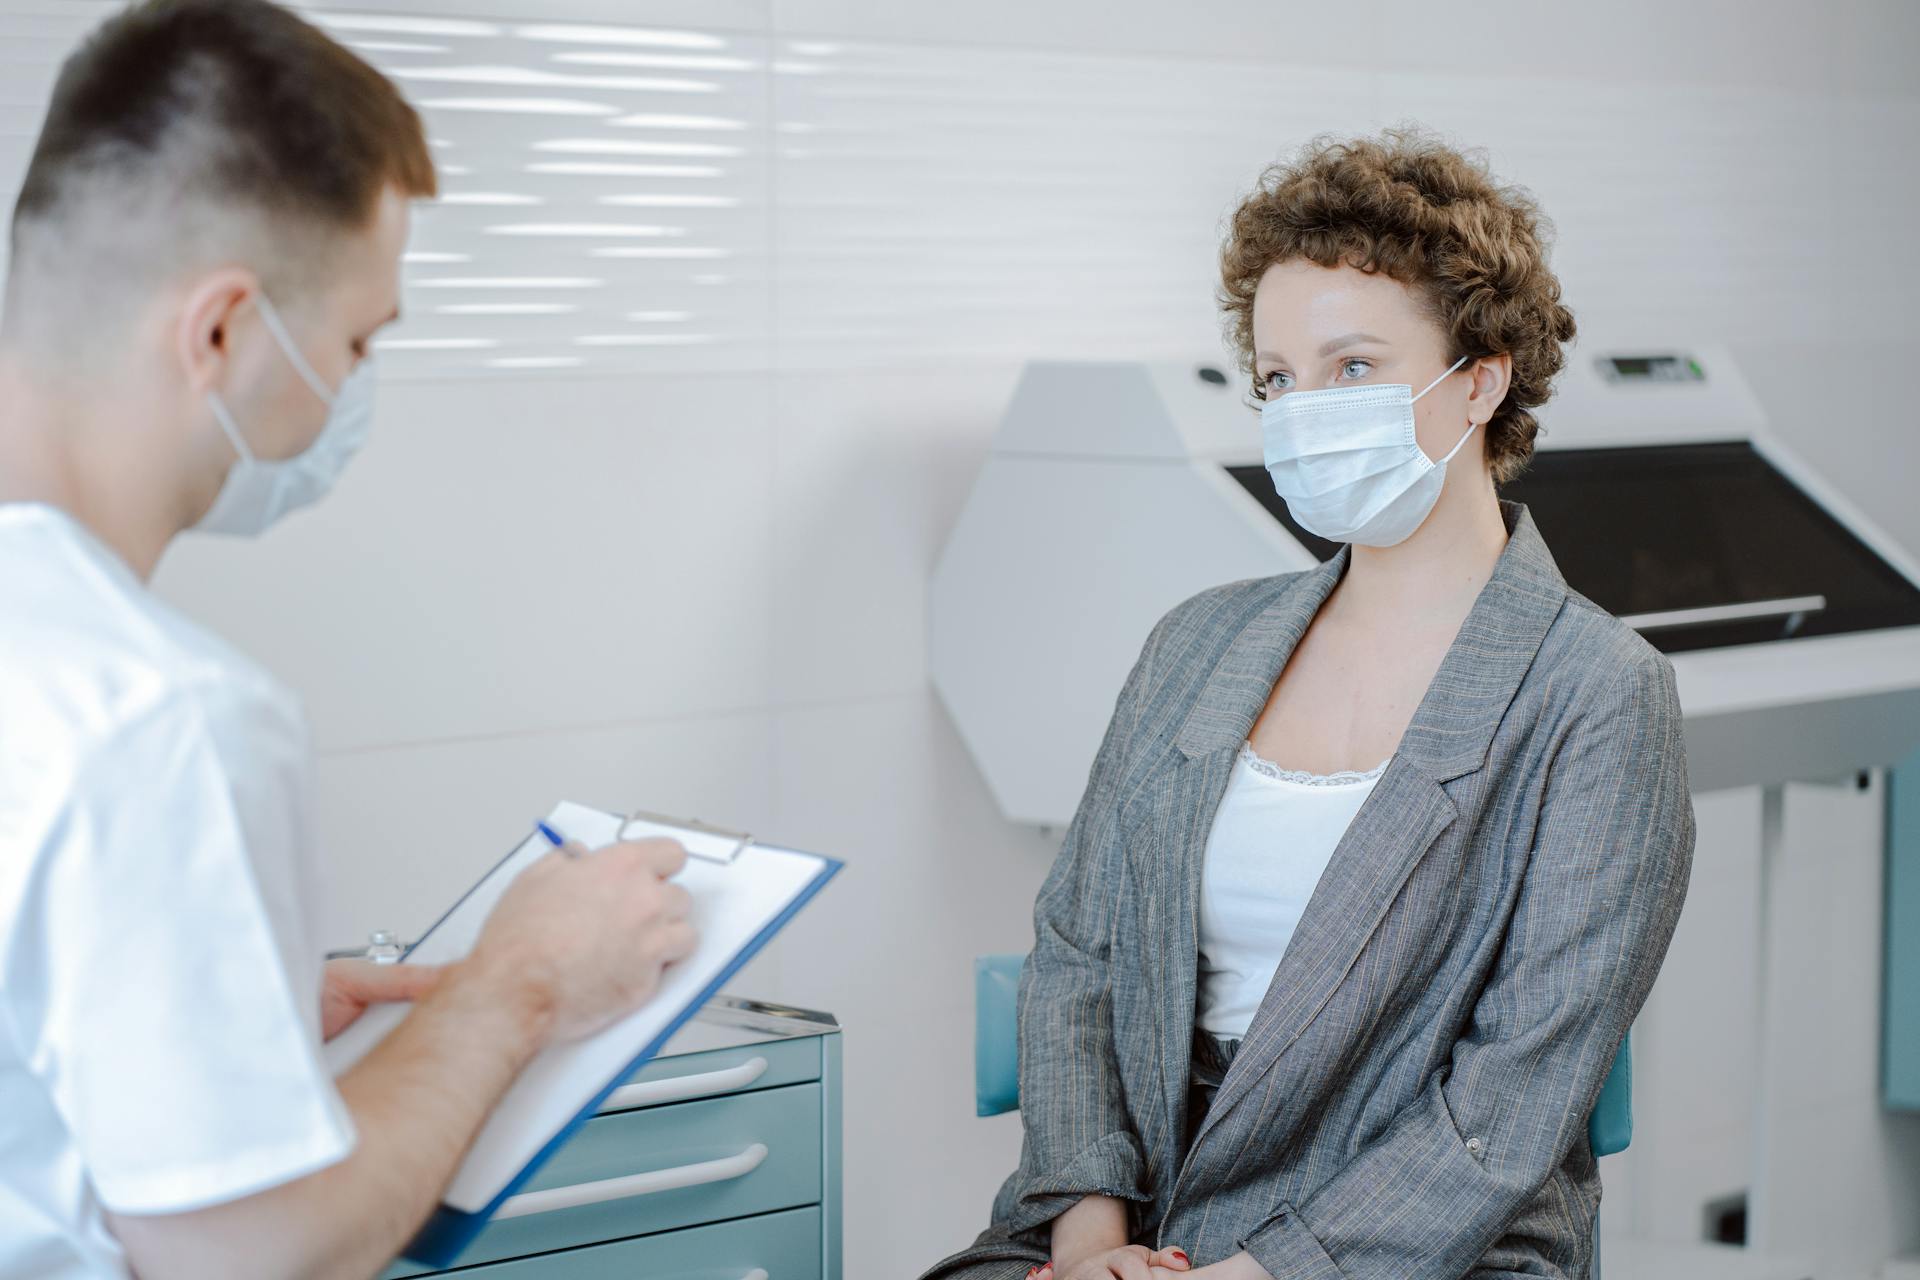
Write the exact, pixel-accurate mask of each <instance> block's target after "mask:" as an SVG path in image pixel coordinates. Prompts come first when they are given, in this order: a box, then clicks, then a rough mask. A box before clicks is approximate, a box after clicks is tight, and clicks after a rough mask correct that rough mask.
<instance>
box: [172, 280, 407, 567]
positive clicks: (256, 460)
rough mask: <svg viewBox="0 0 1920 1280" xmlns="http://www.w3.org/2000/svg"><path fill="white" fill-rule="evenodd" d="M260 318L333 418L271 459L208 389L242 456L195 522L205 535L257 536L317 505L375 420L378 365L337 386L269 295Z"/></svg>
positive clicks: (218, 417)
mask: <svg viewBox="0 0 1920 1280" xmlns="http://www.w3.org/2000/svg"><path fill="white" fill-rule="evenodd" d="M260 319H261V320H262V321H263V322H264V323H265V324H266V326H267V331H268V332H269V333H271V334H272V335H273V340H274V342H275V343H276V344H278V345H279V347H280V350H281V351H282V352H283V353H284V354H285V355H286V357H287V361H288V363H290V364H292V365H293V368H294V371H295V372H296V373H298V374H299V375H300V378H301V380H302V381H303V382H305V383H306V384H307V386H308V387H310V388H312V390H313V393H314V394H315V395H317V396H319V397H320V399H321V402H322V403H324V404H325V405H326V406H327V409H328V413H327V423H326V425H325V426H324V427H322V428H321V430H320V434H319V435H318V436H316V437H315V438H314V441H313V443H312V444H311V445H309V446H307V448H306V449H305V450H304V451H302V452H301V453H298V454H296V455H294V456H293V457H291V458H282V459H278V460H264V459H261V458H260V457H258V456H257V455H256V454H255V453H254V452H253V450H252V448H251V447H249V446H248V444H247V441H246V437H245V436H244V435H242V434H241V432H240V424H239V423H238V422H236V421H235V420H234V416H233V413H232V411H231V410H229V409H228V408H227V403H226V401H225V400H223V399H222V398H221V396H220V393H219V392H218V391H213V390H209V391H208V392H207V406H208V408H210V409H211V410H212V411H213V417H214V420H215V421H216V422H218V423H219V424H220V429H221V430H222V431H223V432H225V433H226V437H227V439H228V441H229V442H231V443H232V445H233V449H234V452H235V453H237V454H238V455H239V458H238V460H236V461H235V462H234V464H233V466H232V467H231V468H229V469H228V471H227V478H226V480H225V481H223V482H222V483H221V486H220V492H219V494H218V495H217V496H216V497H215V498H214V500H213V505H212V506H211V507H209V508H207V513H206V514H205V515H203V516H201V517H200V519H199V520H198V521H196V522H195V523H194V526H193V527H194V528H195V529H198V530H200V531H202V532H205V533H224V534H233V535H237V536H241V537H254V536H257V535H259V534H261V533H264V532H266V531H267V530H268V529H270V528H272V527H273V525H274V524H275V523H277V522H278V521H279V520H280V519H281V517H283V516H285V515H286V514H287V513H288V512H290V511H297V510H299V509H300V508H301V507H304V506H308V505H310V504H311V503H314V502H318V501H319V500H320V499H321V498H323V497H325V496H326V494H327V492H328V491H329V490H331V489H332V488H333V485H334V482H335V481H337V480H338V479H339V478H340V473H341V472H343V471H345V470H346V467H347V463H348V462H350V461H352V459H353V456H354V454H356V453H358V452H359V451H360V447H361V446H362V445H364V444H365V443H366V440H367V431H368V428H369V427H370V425H371V423H372V420H373V362H372V361H370V360H366V361H362V362H361V363H360V365H359V367H357V368H356V369H354V371H353V372H352V373H350V374H348V375H347V377H346V379H345V380H344V381H342V382H341V384H340V387H339V389H338V390H337V391H335V390H330V389H329V388H328V387H327V384H326V383H325V382H324V381H322V380H321V377H320V375H319V374H317V373H315V372H314V371H313V366H312V365H310V364H308V363H307V358H306V357H305V356H304V355H302V354H301V353H300V348H299V347H298V346H297V345H295V343H294V341H293V336H292V335H291V334H289V333H288V332H287V327H286V325H285V324H283V323H282V322H281V320H280V313H279V312H278V311H277V310H276V309H275V308H274V305H273V303H272V302H271V301H269V300H268V298H267V296H266V294H264V293H263V294H261V295H260Z"/></svg>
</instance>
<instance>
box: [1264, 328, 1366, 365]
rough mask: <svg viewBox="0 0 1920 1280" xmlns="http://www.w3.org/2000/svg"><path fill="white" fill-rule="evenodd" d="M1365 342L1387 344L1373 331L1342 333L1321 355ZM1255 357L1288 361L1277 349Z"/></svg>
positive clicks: (1278, 361)
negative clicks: (1372, 332)
mask: <svg viewBox="0 0 1920 1280" xmlns="http://www.w3.org/2000/svg"><path fill="white" fill-rule="evenodd" d="M1363 342H1375V343H1379V344H1380V345H1381V346H1385V345H1386V342H1387V340H1386V339H1385V338H1379V337H1375V336H1374V335H1373V334H1371V333H1348V334H1342V335H1341V336H1340V337H1338V338H1335V339H1333V340H1332V341H1331V342H1328V343H1326V344H1324V345H1323V346H1321V348H1320V355H1321V356H1322V357H1323V358H1324V357H1326V356H1330V355H1332V354H1333V353H1334V352H1336V351H1338V350H1340V349H1341V348H1342V347H1355V346H1359V345H1360V344H1361V343H1363ZM1253 358H1254V359H1255V360H1271V361H1273V363H1275V364H1285V363H1286V362H1287V360H1286V357H1285V356H1283V355H1281V354H1280V353H1279V352H1277V351H1256V352H1254V353H1253Z"/></svg>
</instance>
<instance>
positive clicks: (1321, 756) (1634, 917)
mask: <svg viewBox="0 0 1920 1280" xmlns="http://www.w3.org/2000/svg"><path fill="white" fill-rule="evenodd" d="M1542 241H1543V224H1542V219H1541V217H1540V215H1539V214H1538V212H1537V211H1536V209H1535V208H1534V206H1533V204H1532V202H1531V201H1530V200H1529V199H1528V198H1527V196H1526V195H1525V194H1524V193H1522V192H1520V191H1518V190H1516V189H1514V188H1511V187H1505V186H1501V185H1498V184H1496V183H1495V182H1494V181H1493V180H1492V179H1491V178H1490V177H1489V176H1488V174H1487V172H1486V170H1485V168H1484V166H1483V165H1481V164H1478V163H1474V162H1471V161H1469V160H1468V159H1466V158H1464V157H1463V156H1461V155H1460V154H1458V153H1457V152H1455V151H1452V150H1450V149H1448V148H1447V147H1445V146H1443V145H1441V144H1439V143H1438V142H1436V141H1434V140H1432V139H1431V138H1429V137H1426V136H1424V135H1422V134H1419V133H1417V132H1391V133H1387V134H1384V135H1382V136H1380V137H1376V138H1364V139H1358V140H1354V141H1349V142H1327V141H1321V142H1317V143H1315V144H1313V145H1310V146H1309V147H1308V148H1307V149H1306V150H1305V151H1304V152H1302V153H1301V154H1300V155H1299V156H1298V157H1296V158H1295V159H1294V160H1293V161H1292V162H1290V163H1287V164H1283V165H1279V166H1276V167H1274V168H1272V169H1270V170H1269V171H1268V172H1267V173H1266V174H1265V175H1264V177H1263V178H1262V180H1261V182H1260V184H1259V186H1258V188H1257V189H1256V190H1255V191H1254V193H1253V194H1252V195H1251V196H1249V197H1248V198H1247V199H1246V201H1245V202H1244V203H1243V204H1242V205H1241V206H1240V208H1239V209H1238V211H1237V212H1236V213H1235V214H1234V217H1233V220H1232V226H1231V233H1230V238H1229V241H1228V243H1227V245H1226V248H1225V250H1224V254H1223V275H1224V285H1223V289H1222V294H1221V298H1222V303H1223V305H1224V307H1225V309H1226V312H1227V315H1228V316H1229V318H1230V320H1231V332H1232V336H1233V340H1234V344H1235V346H1236V347H1237V349H1238V355H1239V358H1240V360H1241V362H1242V365H1243V367H1244V368H1245V369H1246V370H1247V371H1248V372H1249V373H1250V374H1251V376H1252V382H1253V387H1252V394H1253V397H1254V399H1255V401H1256V402H1257V403H1258V407H1259V410H1260V415H1261V429H1262V433H1263V436H1264V441H1265V448H1266V461H1267V467H1268V470H1269V471H1270V473H1271V475H1272V478H1273V483H1274V485H1275V486H1276V487H1277V489H1278V490H1279V493H1280V495H1281V496H1282V497H1283V498H1284V499H1285V501H1286V503H1287V506H1288V508H1289V510H1290V511H1291V513H1292V515H1293V516H1294V518H1295V519H1296V520H1297V521H1298V522H1299V523H1300V524H1301V525H1302V526H1304V527H1305V528H1307V529H1309V530H1311V531H1312V532H1314V533H1316V534H1319V535H1320V536H1321V537H1324V538H1327V539H1331V540H1333V541H1336V542H1340V543H1344V544H1347V545H1344V546H1342V547H1341V549H1340V550H1339V552H1338V553H1337V554H1335V555H1334V556H1333V557H1332V558H1331V559H1329V560H1327V561H1326V562H1325V563H1323V564H1322V565H1320V566H1319V567H1318V568H1315V569H1310V570H1306V571H1304V572H1300V573H1289V574H1282V575H1280V576H1278V577H1273V578H1264V579H1255V580H1251V581H1246V582H1235V583H1229V584H1227V585H1225V586H1221V587H1216V588H1214V589H1212V590H1210V591H1206V592H1204V593H1202V594H1201V595H1199V596H1196V597H1195V598H1193V599H1191V600H1189V601H1187V602H1186V603H1184V604H1182V605H1180V606H1179V607H1178V608H1176V609H1174V610H1173V612H1172V613H1170V614H1168V615H1167V616H1166V618H1165V619H1163V620H1162V621H1161V622H1160V623H1159V625H1158V626H1156V627H1155V628H1154V630H1153V633H1152V634H1151V635H1150V636H1149V637H1148V638H1147V642H1146V646H1145V649H1144V651H1143V652H1142V653H1141V655H1140V659H1139V661H1138V663H1137V664H1136V665H1135V667H1134V669H1133V672H1132V674H1131V675H1130V676H1129V677H1128V679H1127V682H1126V685H1125V687H1124V688H1123V689H1122V690H1121V691H1120V696H1119V702H1118V705H1117V706H1116V708H1115V710H1114V715H1113V720H1112V724H1111V725H1110V727H1109V728H1108V730H1107V734H1106V738H1105V741H1104V742H1103V743H1102V745H1101V747H1100V750H1099V753H1098V756H1097V758H1096V759H1095V761H1094V765H1093V771H1092V776H1091V777H1090V779H1089V781H1088V784H1087V790H1086V794H1085V796H1084V798H1083V799H1082V801H1081V804H1080V809H1079V813H1078V815H1077V816H1076V817H1075V818H1074V821H1073V823H1072V825H1071V826H1070V827H1069V829H1068V831H1067V834H1066V838H1065V844H1064V847H1063V848H1062V849H1061V851H1060V855H1059V858H1058V860H1057V861H1056V862H1055V864H1054V866H1053V869H1052V872H1051V873H1050V874H1049V876H1048V878H1047V880H1046V883H1045V886H1044V887H1043V889H1042V890H1041V893H1040V897H1039V901H1038V903H1037V904H1036V906H1035V910H1034V930H1035V935H1036V937H1035V945H1034V950H1033V953H1032V956H1031V958H1030V960H1029V962H1028V964H1027V968H1026V972H1025V975H1024V977H1023V979H1022V983H1021V990H1020V1085H1021V1101H1022V1107H1023V1110H1022V1120H1023V1122H1024V1125H1025V1143H1024V1147H1023V1150H1022V1153H1021V1159H1020V1167H1019V1168H1018V1169H1017V1170H1016V1171H1015V1172H1014V1174H1013V1175H1012V1176H1011V1177H1010V1178H1009V1179H1008V1180H1007V1182H1006V1184H1005V1185H1004V1186H1003V1187H1002V1188H1001V1190H1000V1193H999V1196H998V1198H997V1199H996V1200H995V1202H994V1206H993V1223H992V1225H991V1226H990V1227H989V1228H988V1229H987V1230H986V1231H985V1232H984V1233H983V1234H982V1235H981V1236H980V1237H979V1239H978V1240H977V1241H976V1242H975V1243H974V1244H973V1245H972V1246H971V1247H969V1248H967V1249H965V1250H963V1251H962V1252H960V1253H958V1254H955V1255H954V1256H953V1257H951V1258H948V1259H946V1260H945V1261H943V1262H941V1263H939V1264H937V1265H936V1266H934V1267H933V1268H932V1269H931V1270H930V1271H928V1272H927V1273H926V1276H927V1278H928V1280H936V1278H938V1280H949V1278H958V1277H966V1278H969V1280H1021V1277H1022V1276H1024V1275H1028V1274H1030V1273H1032V1272H1034V1271H1036V1270H1038V1271H1039V1272H1040V1273H1041V1274H1043V1275H1044V1276H1046V1277H1047V1278H1048V1280H1108V1278H1109V1277H1124V1278H1125V1280H1148V1278H1149V1277H1151V1276H1161V1275H1170V1274H1173V1273H1184V1274H1186V1275H1187V1276H1189V1277H1192V1276H1201V1275H1206V1276H1212V1277H1217V1278H1218V1280H1227V1278H1229V1277H1231V1278H1234V1280H1239V1278H1242V1277H1245V1278H1247V1280H1265V1278H1266V1277H1269V1276H1271V1277H1278V1278H1279V1280H1307V1278H1309V1277H1312V1278H1316V1280H1317V1278H1321V1277H1325V1278H1332V1277H1363V1276H1364V1277H1379V1278H1381V1280H1385V1278H1388V1277H1391V1278H1392V1280H1410V1278H1413V1277H1436V1278H1438V1277H1445V1278H1447V1280H1453V1278H1456V1277H1461V1276H1467V1275H1472V1276H1493V1275H1528V1276H1566V1277H1579V1276H1585V1275H1587V1274H1588V1269H1589V1264H1590V1260H1591V1257H1592V1253H1593V1229H1594V1215H1595V1212H1596V1210H1597V1209H1598V1207H1599V1202H1600V1177H1599V1169H1598V1166H1597V1164H1596V1162H1595V1160H1594V1156H1593V1152H1592V1149H1591V1147H1590V1146H1589V1143H1588V1139H1587V1117H1588V1114H1589V1112H1590V1111H1591V1110H1592V1108H1593V1105H1594V1102H1595V1099H1596V1098H1597V1096H1598V1095H1599V1092H1600V1087H1601V1084H1602V1083H1603V1081H1604V1080H1605V1078H1606V1075H1607V1072H1608V1069H1609V1067H1610V1066H1611V1064H1612V1062H1613V1059H1614V1055H1615V1053H1616V1051H1617V1050H1618V1049H1619V1046H1620V1042H1621V1039H1622V1038H1623V1037H1624V1036H1625V1034H1626V1032H1627V1028H1628V1026H1629V1025H1630V1024H1631V1023H1632V1022H1633V1020H1634V1017H1635V1016H1636V1015H1637V1014H1638V1013H1639V1011H1640V1007H1641V1004H1642V1003H1643V1001H1644V1000H1645V999H1646V995H1647V991H1648V989H1649V988H1650V987H1651V986H1652V985H1653V980H1654V976H1655V974H1656V973H1657V972H1658V970H1659V968H1660V963H1661V961H1662V959H1663V958H1664V956H1665V954H1666V950H1667V944H1668V941H1669V940H1670V938H1671V937H1672V934H1673V929H1674V925H1675V923H1676V921H1677V920H1678V918H1679V915H1680V908H1681V903H1682V901H1683V899H1684V898H1685V896H1686V890H1687V878H1688V873H1689V870H1690V868H1691V865H1692V860H1693V844H1694V817H1693V807H1692V801H1691V798H1690V796H1689V794H1688V788H1687V777H1686V760H1685V755H1684V750H1683V745H1682V741H1681V724H1680V707H1679V702H1678V699H1677V697H1676V694H1675V689H1674V678H1673V668H1672V665H1671V664H1670V663H1669V662H1668V661H1667V660H1666V658H1665V657H1664V656H1662V655H1661V654H1660V653H1659V652H1658V651H1656V650H1655V649H1654V648H1652V647H1651V646H1650V645H1648V644H1647V643H1646V642H1645V641H1644V640H1642V639H1641V638H1640V636H1639V635H1637V634H1636V633H1635V632H1634V631H1632V630H1631V629H1630V628H1628V627H1627V626H1626V625H1625V624H1623V623H1621V622H1620V621H1619V620H1617V619H1616V618H1614V617H1612V616H1611V615H1609V614H1608V613H1606V612H1605V611H1604V610H1602V609H1600V608H1599V607H1598V606H1596V605H1594V604H1593V603H1592V602H1591V601H1589V600H1587V599H1586V598H1585V597H1583V596H1581V595H1579V594H1577V593H1575V592H1573V591H1572V590H1570V589H1569V588H1568V586H1567V584H1566V582H1565V581H1564V580H1563V579H1562V577H1561V575H1560V573H1559V570H1558V569H1557V568H1556V567H1555V564H1554V560H1553V557H1552V555H1551V554H1549V552H1548V549H1547V546H1546V544H1545V543H1544V542H1543V541H1542V540H1541V536H1540V534H1539V532H1538V530H1537V529H1536V528H1535V526H1534V522H1533V519H1532V518H1531V516H1530V515H1529V514H1528V511H1527V509H1526V508H1525V507H1524V506H1521V505H1519V504H1516V503H1514V502H1511V501H1508V500H1505V499H1502V498H1500V497H1499V496H1498V492H1497V489H1496V486H1497V485H1498V484H1500V483H1501V482H1503V481H1505V480H1508V479H1511V478H1512V477H1513V476H1515V475H1517V474H1518V473H1519V472H1520V471H1521V470H1522V469H1523V468H1524V467H1525V465H1526V463H1527V460H1528V456H1529V454H1530V452H1531V450H1532V447H1533V440H1534V435H1535V431H1536V424H1535V421H1534V417H1533V414H1532V413H1531V412H1529V410H1531V409H1533V408H1534V407H1536V406H1538V405H1540V404H1542V403H1543V402H1544V401H1545V400H1546V399H1547V396H1548V394H1549V384H1550V382H1551V380H1552V378H1553V376H1554V375H1555V374H1556V373H1557V372H1558V371H1559V369H1560V367H1561V363H1562V359H1563V352H1562V348H1563V346H1564V344H1566V343H1567V342H1568V341H1570V340H1571V339H1572V337H1573V330H1574V326H1573V318H1572V316H1571V315H1570V314H1569V312H1568V311H1567V309H1566V307H1564V306H1562V305H1561V302H1560V286H1559V282H1558V281H1557V280H1556V279H1555V278H1554V275H1553V273H1552V272H1551V271H1550V270H1549V269H1548V268H1547V264H1546V261H1545V254H1544V247H1543V243H1542Z"/></svg>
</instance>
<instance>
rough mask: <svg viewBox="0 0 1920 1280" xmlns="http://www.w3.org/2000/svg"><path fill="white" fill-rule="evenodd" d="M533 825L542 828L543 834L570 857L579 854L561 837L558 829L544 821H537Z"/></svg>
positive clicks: (541, 832)
mask: <svg viewBox="0 0 1920 1280" xmlns="http://www.w3.org/2000/svg"><path fill="white" fill-rule="evenodd" d="M533 825H534V826H536V827H538V828H539V829H540V834H541V835H543V836H545V837H546V838H547V839H548V840H550V841H551V842H552V843H553V847H554V848H556V849H558V850H560V852H562V853H564V854H566V855H567V856H568V857H570V858H575V857H578V856H579V855H578V854H577V853H575V852H574V851H573V850H572V849H571V848H569V847H568V845H567V842H566V841H565V840H562V839H561V838H560V833H559V832H558V831H555V830H554V829H553V828H552V827H550V826H548V825H547V824H546V823H544V822H536V823H534V824H533Z"/></svg>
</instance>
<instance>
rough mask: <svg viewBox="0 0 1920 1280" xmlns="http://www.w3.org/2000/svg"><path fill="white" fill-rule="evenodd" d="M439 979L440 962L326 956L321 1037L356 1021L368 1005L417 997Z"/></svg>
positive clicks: (345, 1027)
mask: <svg viewBox="0 0 1920 1280" xmlns="http://www.w3.org/2000/svg"><path fill="white" fill-rule="evenodd" d="M438 981H440V966H439V965H432V964H375V963H373V962H372V961H371V960H329V961H327V967H326V982H325V984H324V985H323V986H322V987H321V989H320V1038H321V1039H322V1040H331V1039H333V1038H334V1037H335V1036H337V1035H339V1034H340V1033H341V1032H342V1031H345V1030H346V1029H347V1028H348V1027H350V1026H352V1025H353V1024H354V1023H355V1022H357V1021H359V1019H360V1015H361V1014H363V1013H365V1012H366V1011H367V1009H368V1007H369V1006H371V1005H376V1004H381V1003H383V1002H385V1001H388V1000H418V999H420V998H421V997H422V996H424V995H426V994H427V992H429V991H431V990H433V987H434V984H435V983H437V982H438Z"/></svg>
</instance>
